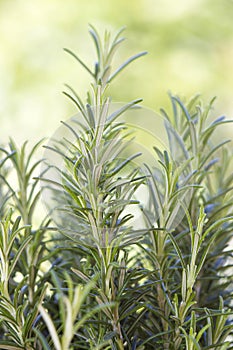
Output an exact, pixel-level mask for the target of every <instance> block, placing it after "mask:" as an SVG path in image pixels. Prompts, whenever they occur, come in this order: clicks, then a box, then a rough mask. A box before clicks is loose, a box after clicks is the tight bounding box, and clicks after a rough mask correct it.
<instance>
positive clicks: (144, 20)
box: [0, 0, 233, 143]
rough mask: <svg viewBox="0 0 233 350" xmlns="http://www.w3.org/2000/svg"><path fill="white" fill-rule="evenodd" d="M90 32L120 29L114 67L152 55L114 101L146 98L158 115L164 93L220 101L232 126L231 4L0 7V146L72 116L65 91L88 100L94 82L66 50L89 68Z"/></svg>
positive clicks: (99, 1) (199, 0) (26, 1)
mask: <svg viewBox="0 0 233 350" xmlns="http://www.w3.org/2000/svg"><path fill="white" fill-rule="evenodd" d="M88 23H91V24H93V25H94V26H95V27H96V28H98V29H99V30H100V32H102V33H103V31H104V29H108V30H113V31H114V30H117V29H118V28H119V27H122V26H125V25H126V27H127V29H126V32H125V36H126V37H127V40H126V41H125V43H124V44H123V45H122V47H121V50H120V53H119V54H118V57H117V60H118V61H119V62H120V61H121V60H124V59H125V58H127V57H128V56H130V55H133V54H135V53H137V52H140V51H144V50H146V51H148V52H149V54H148V55H147V56H145V57H143V58H140V60H138V61H137V62H134V63H133V64H132V65H131V66H130V67H128V68H127V70H125V71H124V73H123V74H122V75H121V77H119V78H117V80H116V81H115V83H114V85H113V86H112V88H111V93H112V96H113V100H114V101H122V102H124V101H128V100H131V99H135V98H138V97H143V99H144V104H145V106H147V107H150V108H152V109H153V110H155V111H159V109H160V107H165V108H169V99H168V97H167V92H168V91H171V92H172V93H174V94H179V95H180V96H185V97H187V98H189V97H191V96H192V95H194V94H196V93H201V94H202V96H203V99H204V101H206V102H208V101H209V100H210V99H211V98H212V97H213V96H215V95H216V96H218V99H217V102H216V104H215V112H214V115H215V116H216V117H217V116H219V115H227V116H228V118H232V115H233V99H232V87H233V1H232V0H176V1H171V0H128V1H125V0H108V1H107V0H96V1H94V0H89V1H84V0H67V1H62V0H33V1H32V0H0V47H1V49H0V131H1V132H0V143H2V142H6V141H7V140H8V137H9V135H11V136H13V137H14V139H15V140H16V141H18V142H22V141H23V140H25V139H29V140H30V141H31V142H35V141H37V140H39V139H40V138H41V137H43V136H46V137H49V136H50V135H51V134H53V132H54V131H55V130H56V128H57V127H58V126H59V122H60V120H66V119H67V118H69V117H70V116H71V115H72V114H74V113H75V112H76V110H75V108H74V106H73V105H72V104H71V103H70V101H68V99H67V98H66V97H65V96H64V95H62V90H63V89H64V87H63V84H64V83H69V84H70V85H72V86H73V87H74V88H75V89H76V90H77V91H78V92H79V94H80V95H81V96H82V97H84V98H85V94H86V90H87V89H88V86H89V83H90V79H89V76H88V75H87V74H86V72H84V71H83V70H82V68H81V67H79V66H78V64H77V63H76V62H75V61H74V60H73V59H72V57H70V56H69V55H68V54H66V53H65V52H64V51H63V47H67V48H70V49H71V50H73V51H74V52H76V53H78V54H79V56H80V57H82V58H83V59H84V60H85V61H86V62H88V63H89V64H92V63H93V62H94V57H93V53H94V50H93V46H92V43H91V39H90V37H89V35H88ZM223 132H224V133H226V134H229V135H232V128H229V126H228V127H227V129H226V130H224V131H223Z"/></svg>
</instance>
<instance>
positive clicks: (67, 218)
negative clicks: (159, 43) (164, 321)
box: [47, 27, 145, 349]
mask: <svg viewBox="0 0 233 350" xmlns="http://www.w3.org/2000/svg"><path fill="white" fill-rule="evenodd" d="M121 33H122V30H120V31H119V32H118V33H117V35H116V36H115V37H114V38H113V39H112V40H111V37H110V34H109V33H107V32H106V33H105V37H104V41H103V44H102V41H101V39H100V37H99V35H98V33H97V32H96V30H95V29H94V28H93V27H91V29H90V34H91V36H92V38H93V40H94V44H95V47H96V51H97V59H98V61H97V63H96V64H95V69H94V71H92V70H91V69H90V68H89V67H87V66H86V64H85V63H84V62H83V61H82V60H81V59H80V58H79V57H78V56H77V55H76V54H74V53H73V52H71V51H70V50H67V49H65V51H67V52H68V53H70V54H71V55H72V56H73V57H74V58H75V59H76V60H77V61H78V62H79V63H80V64H81V65H82V66H83V67H84V68H85V69H86V70H87V72H88V73H89V74H90V75H91V76H92V78H93V79H94V82H93V83H92V84H91V90H90V92H88V95H87V103H86V104H85V103H83V102H82V100H81V98H80V97H79V96H78V95H77V93H76V92H75V91H74V90H73V89H72V88H71V87H69V86H68V85H67V87H68V88H69V90H70V92H69V93H67V92H65V94H66V95H67V96H68V97H69V98H71V100H72V101H73V102H74V103H75V105H76V106H77V108H78V110H79V115H78V118H77V117H75V118H74V119H73V120H72V122H74V126H73V125H71V124H72V122H71V123H70V122H66V123H63V124H64V125H65V126H66V127H67V128H68V129H69V130H70V131H71V133H72V135H73V136H74V140H72V141H71V142H70V141H68V140H67V139H64V140H63V141H62V142H61V144H60V145H59V146H57V145H56V146H53V147H50V146H48V147H47V148H49V149H52V150H54V151H56V152H57V153H59V154H60V155H62V158H63V162H64V163H63V164H65V166H64V167H62V169H59V171H60V174H61V178H62V190H60V189H59V190H58V192H59V195H58V194H57V192H56V197H57V198H58V199H57V201H58V204H59V205H58V207H59V208H60V213H61V215H60V216H59V220H60V222H61V223H62V224H61V226H62V227H63V230H62V231H63V232H64V233H65V234H66V235H67V236H70V237H71V238H72V239H73V240H75V241H76V242H77V244H78V245H79V246H81V247H83V248H84V249H85V247H86V248H88V249H86V254H87V255H88V254H89V255H90V257H91V258H92V259H93V257H94V265H93V269H92V271H93V273H94V274H95V275H96V276H99V277H97V283H96V288H97V289H96V300H97V302H98V304H102V303H109V305H110V304H111V305H113V306H111V307H109V308H108V309H107V310H106V311H105V317H106V318H107V320H106V321H107V322H108V323H109V324H110V325H111V326H110V329H109V331H110V332H113V333H112V349H123V348H124V345H123V340H122V339H123V337H122V332H121V325H120V321H119V310H118V307H119V302H118V292H119V291H118V287H117V286H116V284H115V283H114V279H115V278H116V276H118V275H121V280H122V278H123V279H124V277H123V276H125V274H122V269H123V270H124V269H125V261H124V259H122V254H123V256H124V254H125V253H124V251H123V250H122V249H123V248H124V247H125V246H127V245H129V244H131V243H132V241H134V240H135V237H136V239H138V236H137V233H136V234H135V231H132V228H131V226H130V222H129V221H130V219H132V218H133V215H131V214H124V210H125V209H126V208H127V207H128V206H129V205H131V204H135V203H137V202H136V201H134V200H132V198H133V194H134V192H135V191H136V189H137V188H138V187H139V186H140V184H141V183H142V181H143V176H142V175H141V174H140V172H139V169H137V167H135V166H131V164H132V160H133V159H135V158H136V157H138V156H139V155H140V154H132V155H130V156H127V157H126V156H124V154H123V153H122V151H123V150H124V149H125V148H127V145H128V143H129V142H130V139H129V132H128V130H127V126H126V124H125V123H124V122H122V121H119V120H118V117H120V116H121V115H122V114H123V113H124V112H125V111H127V110H128V109H131V108H133V107H134V106H135V105H137V104H138V103H139V102H141V99H138V100H135V101H132V102H129V103H127V104H125V105H121V107H120V108H119V106H118V107H117V108H116V109H114V105H113V104H111V99H110V97H108V96H107V87H108V85H109V83H110V82H112V80H113V79H114V78H115V77H116V76H117V75H118V74H119V73H120V72H121V71H122V70H123V69H124V68H125V67H126V66H127V65H128V64H129V63H131V62H132V61H134V60H135V59H136V58H138V57H140V56H143V55H144V54H145V52H143V53H140V54H137V55H135V56H132V57H131V58H129V59H128V60H127V61H125V62H124V63H123V64H122V65H121V66H120V67H119V68H117V69H116V70H115V71H112V60H113V56H114V53H115V51H116V49H117V48H118V46H119V44H120V43H121V42H122V41H123V40H124V39H123V38H121V37H120V35H121ZM60 188H61V187H60ZM62 196H63V197H64V196H65V202H64V203H65V206H63V207H62V206H61V205H60V203H59V200H60V198H61V197H62ZM64 213H65V214H64ZM120 252H121V253H122V254H121V256H120ZM74 272H75V273H76V274H77V275H78V276H79V278H81V279H82V280H83V282H85V283H86V281H87V279H89V278H90V277H91V278H92V277H93V274H92V276H85V275H84V274H83V272H82V271H79V270H77V269H76V268H74ZM123 285H124V280H122V284H121V288H122V286H123ZM106 321H105V322H106Z"/></svg>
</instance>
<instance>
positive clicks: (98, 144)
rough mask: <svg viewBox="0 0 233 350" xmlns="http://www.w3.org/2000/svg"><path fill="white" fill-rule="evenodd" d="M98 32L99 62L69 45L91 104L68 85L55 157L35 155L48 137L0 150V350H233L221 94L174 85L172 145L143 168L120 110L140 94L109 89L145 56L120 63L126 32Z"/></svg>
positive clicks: (231, 218) (49, 152) (53, 143)
mask: <svg viewBox="0 0 233 350" xmlns="http://www.w3.org/2000/svg"><path fill="white" fill-rule="evenodd" d="M90 35H91V37H92V39H93V42H94V46H95V49H96V54H97V62H96V63H95V64H94V69H93V68H92V67H91V68H90V67H88V66H87V65H86V64H85V63H84V62H83V61H82V60H81V59H80V58H79V57H78V56H77V55H76V54H75V53H73V52H72V51H70V50H68V49H65V51H66V52H68V53H69V54H70V55H71V56H72V57H73V58H74V59H75V60H76V61H78V63H79V64H81V66H82V67H83V68H84V69H85V70H86V71H87V72H88V73H89V75H90V77H91V79H92V83H91V88H90V91H89V92H88V94H87V100H86V101H82V99H81V98H80V97H79V95H78V94H77V93H76V91H75V90H74V89H73V88H71V87H70V86H68V85H67V86H66V87H67V89H68V92H65V95H66V96H68V97H69V98H70V99H71V101H72V102H73V103H74V104H75V106H76V107H77V115H76V116H75V117H74V118H71V119H70V120H69V121H66V122H63V123H62V127H61V128H60V129H59V132H58V133H56V134H55V138H52V139H51V140H50V141H49V143H48V144H47V145H46V146H45V158H47V160H35V161H34V158H35V152H36V149H37V148H38V147H39V146H40V145H41V142H39V143H37V144H36V145H35V146H34V147H33V148H32V150H31V152H29V153H27V145H26V143H25V144H24V145H23V146H22V147H21V148H18V147H17V146H16V144H15V143H14V141H13V140H10V143H9V147H5V148H4V147H2V148H1V149H0V156H1V161H0V171H1V173H0V194H1V199H0V205H1V208H0V214H1V229H0V270H1V276H0V277H1V281H0V348H1V349H10V350H14V349H27V350H43V349H44V350H52V349H56V350H68V349H73V350H75V349H77V350H78V349H93V350H94V349H95V350H97V349H112V350H123V349H129V350H134V349H137V350H147V349H148V350H149V349H163V350H165V349H167V350H182V349H187V350H194V349H195V350H198V349H217V350H225V349H233V340H232V336H233V334H232V333H233V324H232V307H233V305H232V273H231V269H232V249H231V239H232V228H233V205H232V203H233V195H232V188H233V176H232V158H233V157H232V149H231V146H230V143H229V141H230V140H223V141H222V142H221V143H219V144H216V142H215V139H214V135H213V134H214V132H215V130H216V129H217V130H218V129H219V127H221V125H224V124H226V123H229V122H230V121H228V120H226V119H225V118H223V117H220V118H218V119H217V120H215V121H214V122H211V121H210V117H209V115H210V114H211V111H212V105H213V102H214V99H213V100H212V101H211V102H210V103H209V105H207V106H205V105H203V103H202V101H201V99H200V97H199V96H195V97H194V98H193V99H191V100H190V101H189V102H184V101H181V99H180V98H178V97H177V96H172V95H171V96H170V100H171V105H172V113H171V115H170V114H169V113H167V112H166V111H164V110H161V115H162V118H163V120H164V130H165V131H166V135H167V139H168V146H167V147H166V149H165V148H164V149H163V147H158V145H157V144H155V145H152V146H154V150H153V157H152V158H153V161H152V162H149V163H148V162H147V163H146V164H144V165H143V163H145V162H146V161H145V160H144V159H143V153H141V152H134V151H132V143H133V138H132V136H131V131H132V130H131V126H130V124H128V123H127V122H126V121H125V119H124V117H125V116H126V114H127V112H129V111H131V112H133V113H134V112H135V111H136V110H137V109H138V108H139V106H140V105H141V102H142V100H141V99H137V100H134V101H131V102H129V103H126V104H124V105H121V106H120V107H119V106H116V105H115V104H114V103H112V101H111V97H110V96H109V95H108V91H109V89H108V87H109V85H111V84H112V83H113V82H114V79H115V78H116V77H117V76H118V74H120V73H121V72H122V71H123V70H124V69H125V68H126V67H127V66H128V65H129V64H130V63H131V62H133V61H134V60H136V59H137V58H139V57H141V56H143V55H145V52H142V53H140V54H137V55H135V56H132V57H131V58H129V59H128V60H126V61H125V62H124V63H123V64H122V65H121V66H120V67H119V68H116V69H114V62H113V61H114V54H115V52H116V51H117V49H118V47H119V46H120V44H121V42H122V41H123V40H124V38H122V37H121V35H122V30H120V31H119V32H118V33H117V34H116V35H115V36H113V37H112V36H111V35H110V33H108V32H106V33H105V35H104V39H103V40H102V39H101V37H100V36H99V34H98V32H97V31H96V30H95V28H94V27H92V26H90ZM154 122H155V123H156V119H155V120H154ZM140 158H142V160H140V161H138V159H140ZM41 163H43V167H42V171H41V172H40V173H39V166H40V164H41ZM12 174H13V175H14V177H15V178H16V180H17V181H12V177H11V176H12ZM39 183H41V189H40V187H39ZM145 189H146V191H147V192H146V193H147V197H148V198H147V202H146V203H144V202H143V200H141V199H140V196H138V191H143V190H145ZM40 195H42V198H43V200H44V201H45V202H46V204H47V208H48V215H47V217H46V218H44V219H43V220H42V222H41V224H39V225H38V224H37V226H36V225H35V222H34V220H33V218H34V214H35V213H36V212H37V211H38V210H39V207H38V201H39V198H40ZM135 208H137V210H140V213H141V221H142V222H143V224H142V226H140V227H135V226H137V225H135V222H134V220H135ZM20 217H21V218H20ZM21 222H22V225H21V224H20V223H21Z"/></svg>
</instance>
